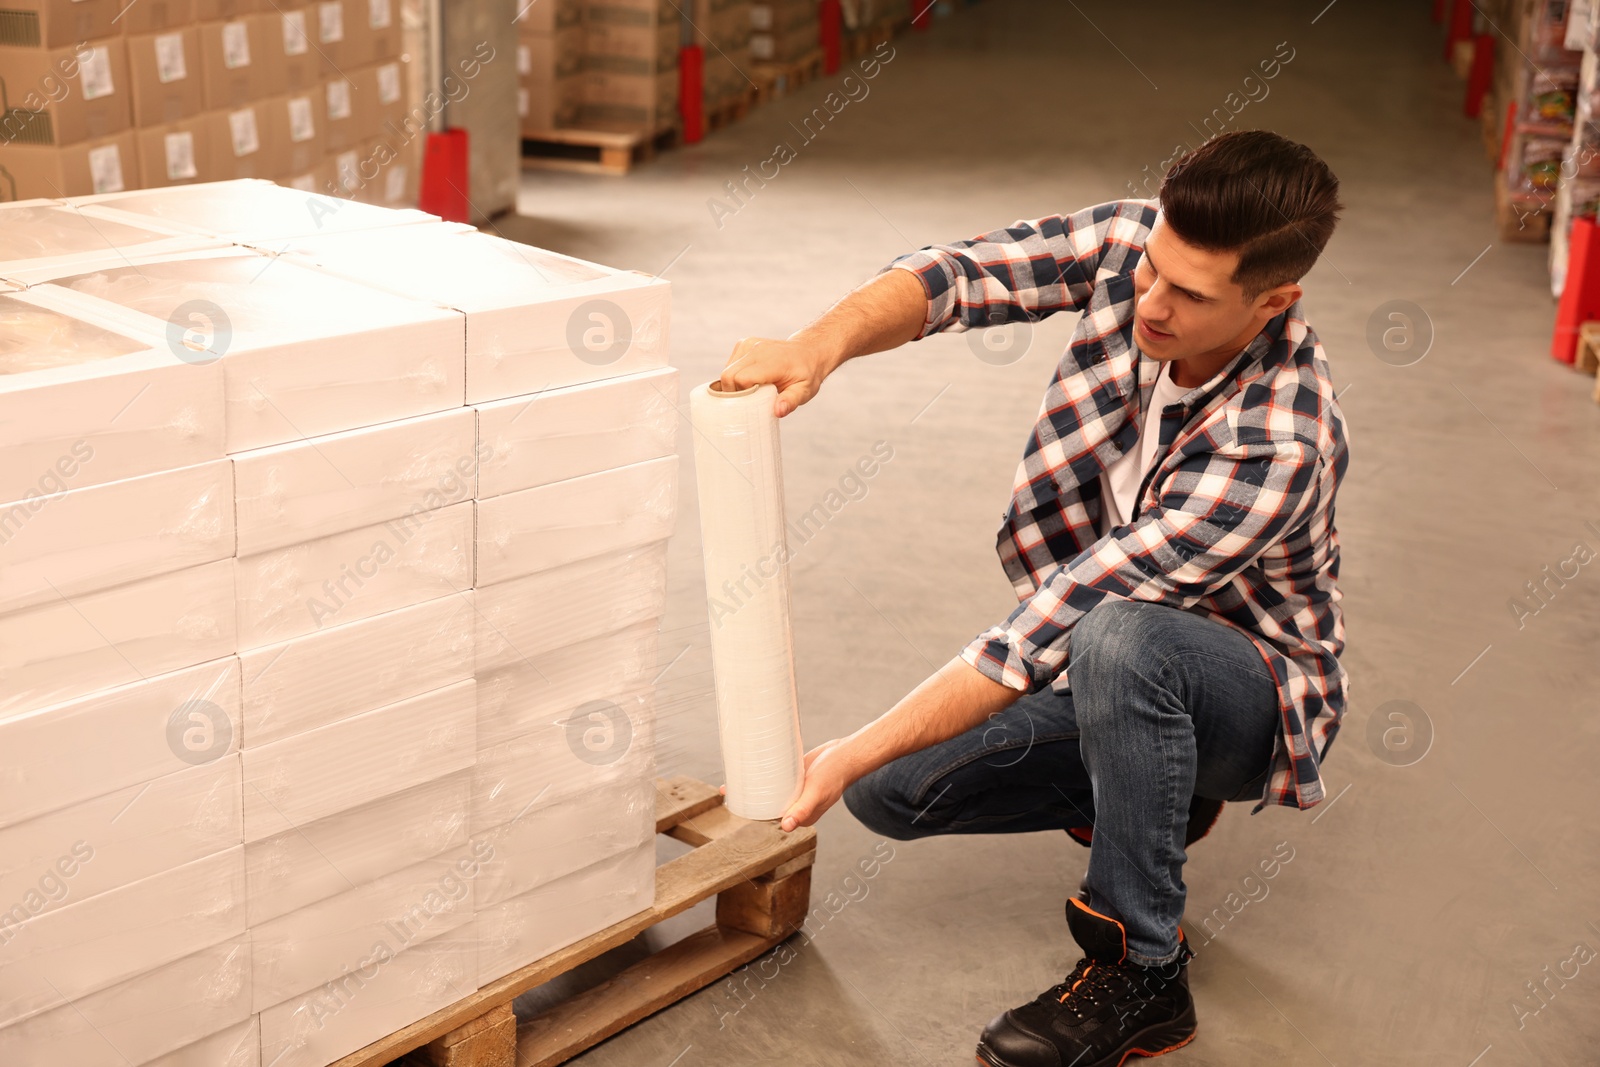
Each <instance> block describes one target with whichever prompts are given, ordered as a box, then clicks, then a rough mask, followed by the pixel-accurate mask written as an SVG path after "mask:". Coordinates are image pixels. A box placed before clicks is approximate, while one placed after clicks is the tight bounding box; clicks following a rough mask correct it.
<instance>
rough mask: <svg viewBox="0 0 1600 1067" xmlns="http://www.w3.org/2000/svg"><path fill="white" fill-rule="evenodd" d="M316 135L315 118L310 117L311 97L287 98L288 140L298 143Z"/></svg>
mask: <svg viewBox="0 0 1600 1067" xmlns="http://www.w3.org/2000/svg"><path fill="white" fill-rule="evenodd" d="M316 135H317V123H316V120H315V119H313V118H312V117H311V98H310V97H309V96H295V97H291V98H290V99H289V140H291V141H293V142H295V143H296V144H299V143H300V142H301V141H309V140H311V138H313V137H315V136H316Z"/></svg>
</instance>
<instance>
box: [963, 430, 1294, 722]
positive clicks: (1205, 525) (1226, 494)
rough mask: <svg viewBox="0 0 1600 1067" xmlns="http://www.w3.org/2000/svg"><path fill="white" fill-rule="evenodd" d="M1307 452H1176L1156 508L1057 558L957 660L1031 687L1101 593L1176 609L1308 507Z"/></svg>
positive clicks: (1282, 448) (1064, 656)
mask: <svg viewBox="0 0 1600 1067" xmlns="http://www.w3.org/2000/svg"><path fill="white" fill-rule="evenodd" d="M1319 463H1320V458H1319V456H1318V453H1317V450H1316V449H1315V448H1314V447H1313V446H1311V445H1309V444H1306V443H1304V442H1301V441H1298V440H1294V441H1288V442H1281V441H1280V442H1271V443H1268V442H1262V443H1259V444H1255V445H1251V446H1231V447H1229V448H1227V449H1225V450H1223V451H1220V452H1212V453H1208V454H1205V455H1202V456H1196V457H1193V458H1191V459H1189V460H1186V461H1185V462H1184V463H1183V464H1182V465H1180V466H1179V467H1178V468H1177V469H1176V470H1175V471H1174V472H1173V473H1172V474H1170V475H1169V476H1167V478H1166V480H1165V482H1164V483H1163V489H1162V494H1161V497H1160V498H1159V500H1158V502H1157V504H1156V506H1154V507H1152V508H1150V509H1148V510H1146V511H1144V512H1142V513H1141V514H1140V515H1139V517H1138V518H1137V519H1136V520H1135V521H1134V522H1133V523H1131V524H1129V525H1126V526H1119V527H1117V528H1116V529H1113V530H1111V531H1110V532H1108V533H1107V534H1106V535H1105V536H1103V537H1101V538H1100V539H1099V540H1097V541H1095V543H1094V544H1092V545H1090V546H1089V547H1088V548H1087V549H1085V550H1084V551H1083V552H1082V553H1080V554H1079V555H1078V556H1076V557H1074V558H1073V559H1071V560H1069V561H1068V562H1066V563H1064V564H1062V565H1061V566H1060V567H1058V568H1056V569H1055V570H1054V571H1052V572H1050V573H1049V575H1048V576H1047V577H1046V578H1045V579H1044V580H1043V581H1042V582H1041V583H1040V585H1039V586H1038V588H1037V589H1036V590H1035V591H1034V592H1033V594H1032V595H1031V596H1029V597H1027V598H1026V599H1025V600H1023V601H1022V603H1021V604H1020V605H1019V606H1018V607H1017V609H1016V610H1015V611H1014V612H1012V613H1011V615H1010V617H1008V618H1007V619H1006V621H1005V622H1003V623H1001V624H1000V625H998V626H995V627H991V628H990V629H989V630H987V631H985V632H984V633H982V634H980V635H978V637H977V638H975V639H974V640H973V641H972V643H971V644H969V645H968V646H967V647H966V648H965V649H963V650H962V653H961V658H962V659H964V660H965V661H966V662H967V663H969V664H971V665H972V666H974V667H976V668H977V669H978V670H979V671H981V672H982V673H983V674H985V675H986V676H988V677H989V678H991V679H993V680H994V681H997V682H999V683H1000V684H1002V685H1005V686H1008V687H1010V688H1012V689H1019V690H1022V691H1024V692H1033V691H1036V690H1038V689H1042V688H1044V687H1045V686H1047V685H1049V684H1050V682H1052V681H1053V680H1054V679H1055V678H1056V676H1057V675H1059V674H1060V673H1061V672H1062V671H1063V670H1064V669H1065V668H1066V666H1067V662H1068V659H1069V657H1070V653H1071V639H1072V631H1073V627H1075V626H1076V625H1077V623H1078V621H1079V620H1080V619H1082V618H1083V617H1084V616H1085V615H1087V614H1088V613H1089V612H1090V611H1091V610H1092V609H1093V608H1094V607H1095V606H1096V605H1098V604H1100V603H1102V602H1104V601H1106V600H1136V601H1147V602H1152V603H1157V604H1167V605H1170V606H1173V607H1179V608H1186V607H1189V606H1191V605H1193V604H1195V603H1197V602H1198V601H1199V600H1201V599H1202V598H1204V597H1207V596H1209V595H1211V594H1213V593H1215V592H1216V591H1217V590H1218V589H1220V588H1221V587H1223V586H1224V585H1226V584H1227V583H1229V582H1231V581H1233V579H1234V578H1235V577H1237V576H1238V575H1239V574H1240V573H1241V572H1242V571H1244V570H1245V568H1247V567H1249V566H1250V565H1251V564H1252V563H1253V562H1254V561H1255V560H1256V559H1258V558H1259V557H1260V556H1261V554H1262V553H1263V552H1265V551H1267V549H1268V548H1270V547H1271V546H1272V545H1273V544H1275V543H1276V542H1277V541H1279V540H1281V539H1282V537H1283V536H1284V535H1285V534H1286V533H1288V532H1289V531H1292V530H1294V529H1295V528H1296V527H1297V526H1298V525H1299V523H1300V522H1302V521H1303V519H1304V518H1305V516H1307V515H1308V514H1309V513H1310V512H1311V511H1312V510H1313V509H1314V508H1315V506H1316V503H1317V495H1318V492H1319V490H1318V485H1319V481H1318V478H1317V469H1318V464H1319Z"/></svg>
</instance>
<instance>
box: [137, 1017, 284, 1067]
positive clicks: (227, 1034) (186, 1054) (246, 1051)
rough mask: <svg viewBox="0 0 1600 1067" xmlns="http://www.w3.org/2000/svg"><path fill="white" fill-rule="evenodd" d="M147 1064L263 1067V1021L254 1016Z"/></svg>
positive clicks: (158, 1066) (150, 1066)
mask: <svg viewBox="0 0 1600 1067" xmlns="http://www.w3.org/2000/svg"><path fill="white" fill-rule="evenodd" d="M119 1067H121V1065H119ZM144 1067H261V1020H260V1019H259V1018H257V1017H256V1016H254V1015H252V1016H250V1018H248V1019H246V1020H245V1021H244V1022H242V1023H237V1024H235V1025H233V1026H230V1027H228V1028H227V1029H226V1030H219V1031H217V1032H216V1033H214V1034H212V1035H211V1036H210V1037H205V1038H201V1039H200V1040H199V1041H196V1042H194V1043H193V1044H190V1045H185V1046H183V1047H182V1048H180V1049H178V1050H177V1051H176V1052H169V1053H168V1054H167V1055H165V1056H162V1057H160V1058H159V1059H154V1060H151V1061H150V1062H149V1063H147V1064H145V1065H144Z"/></svg>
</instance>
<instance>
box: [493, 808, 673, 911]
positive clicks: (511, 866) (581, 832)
mask: <svg viewBox="0 0 1600 1067" xmlns="http://www.w3.org/2000/svg"><path fill="white" fill-rule="evenodd" d="M655 835H656V785H655V781H654V780H653V779H651V778H648V777H644V778H635V779H632V780H627V781H622V782H618V783H617V784H615V785H606V786H601V787H599V788H595V789H592V790H588V791H586V792H584V793H583V794H581V795H579V796H576V797H573V798H571V799H569V800H564V801H561V802H559V803H556V804H549V805H544V806H541V807H538V808H536V809H533V810H530V811H528V812H527V813H525V814H523V815H522V816H521V817H520V818H516V819H513V820H512V821H511V822H509V823H503V824H501V825H500V826H496V827H494V828H493V829H490V830H487V831H484V832H483V833H481V834H478V835H475V836H474V841H476V842H480V843H483V844H486V845H488V846H492V852H491V851H490V849H488V848H480V849H479V854H480V857H482V858H483V867H482V870H481V871H480V873H479V874H478V880H477V884H476V887H475V893H476V896H475V897H474V904H475V906H476V907H478V908H479V909H482V908H486V907H489V906H491V905H494V904H499V903H501V902H502V901H505V900H509V899H510V898H511V897H514V896H519V895H521V894H523V893H526V892H528V891H530V890H532V889H537V888H538V887H539V886H541V885H544V884H545V883H546V882H551V881H554V880H555V879H557V878H560V877H562V876H563V875H567V874H571V873H572V872H574V871H578V870H581V869H583V868H584V867H588V866H590V865H592V864H595V863H599V862H601V861H602V860H607V859H610V858H611V857H613V856H616V855H618V854H619V853H623V852H631V851H634V850H636V849H637V848H639V846H641V845H643V844H645V843H646V842H650V841H654V840H655Z"/></svg>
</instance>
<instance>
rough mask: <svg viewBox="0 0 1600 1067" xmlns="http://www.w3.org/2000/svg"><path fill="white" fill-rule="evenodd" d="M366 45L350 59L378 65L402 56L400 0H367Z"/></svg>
mask: <svg viewBox="0 0 1600 1067" xmlns="http://www.w3.org/2000/svg"><path fill="white" fill-rule="evenodd" d="M365 14H366V20H367V25H366V44H365V48H364V49H363V50H362V51H360V52H354V53H352V54H351V56H350V58H351V59H353V60H355V61H356V62H357V63H358V64H361V63H377V62H381V61H384V60H389V59H393V58H395V57H396V56H398V55H399V54H400V48H401V42H400V5H399V0H367V3H366V12H365Z"/></svg>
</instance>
